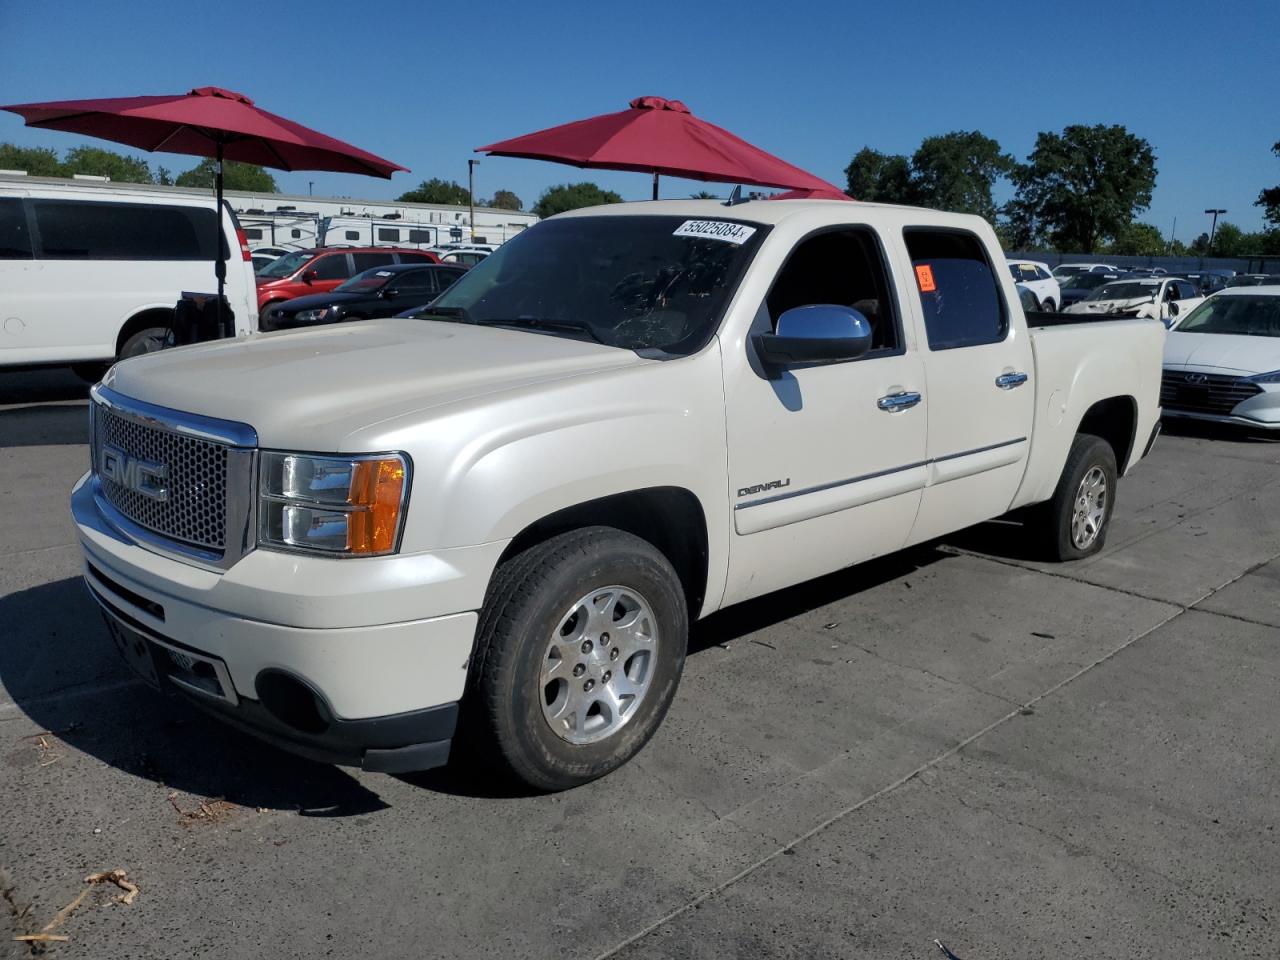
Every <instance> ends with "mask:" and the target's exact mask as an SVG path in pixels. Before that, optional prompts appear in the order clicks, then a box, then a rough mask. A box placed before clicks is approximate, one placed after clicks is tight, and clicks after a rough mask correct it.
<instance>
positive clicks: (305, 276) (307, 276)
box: [302, 270, 320, 285]
mask: <svg viewBox="0 0 1280 960" xmlns="http://www.w3.org/2000/svg"><path fill="white" fill-rule="evenodd" d="M318 276H320V274H318V273H316V272H315V271H314V270H303V271H302V282H303V283H305V284H308V285H309V284H310V283H311V281H312V280H314V279H315V278H316V277H318Z"/></svg>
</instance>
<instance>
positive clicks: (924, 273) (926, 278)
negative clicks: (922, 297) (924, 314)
mask: <svg viewBox="0 0 1280 960" xmlns="http://www.w3.org/2000/svg"><path fill="white" fill-rule="evenodd" d="M916 283H918V284H920V292H921V293H933V291H935V290H937V289H938V285H937V284H936V283H934V282H933V267H931V266H929V265H928V264H927V263H922V264H920V265H919V266H918V267H916Z"/></svg>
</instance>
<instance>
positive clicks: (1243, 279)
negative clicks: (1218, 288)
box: [1227, 273, 1280, 287]
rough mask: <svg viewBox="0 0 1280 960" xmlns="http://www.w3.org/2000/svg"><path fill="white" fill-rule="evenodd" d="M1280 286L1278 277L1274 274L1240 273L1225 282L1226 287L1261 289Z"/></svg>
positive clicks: (1279, 277) (1279, 276)
mask: <svg viewBox="0 0 1280 960" xmlns="http://www.w3.org/2000/svg"><path fill="white" fill-rule="evenodd" d="M1276 284H1280V275H1277V274H1274V273H1241V274H1238V275H1236V276H1234V277H1232V278H1231V279H1230V280H1228V281H1227V286H1228V287H1263V286H1267V287H1270V286H1275V285H1276Z"/></svg>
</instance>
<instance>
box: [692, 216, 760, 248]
mask: <svg viewBox="0 0 1280 960" xmlns="http://www.w3.org/2000/svg"><path fill="white" fill-rule="evenodd" d="M755 232H756V228H755V227H745V226H743V225H742V224H740V223H729V222H728V221H725V220H686V221H685V222H684V223H682V224H680V226H678V227H676V232H675V233H674V234H672V236H675V237H705V238H706V239H708V240H723V241H724V242H725V243H732V244H735V245H737V244H743V243H746V242H747V241H748V240H750V239H751V235H752V234H753V233H755Z"/></svg>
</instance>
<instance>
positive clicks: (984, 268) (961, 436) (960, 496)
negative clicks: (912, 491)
mask: <svg viewBox="0 0 1280 960" xmlns="http://www.w3.org/2000/svg"><path fill="white" fill-rule="evenodd" d="M903 238H904V240H905V244H906V253H907V256H908V257H909V258H910V260H911V267H912V272H913V274H914V279H915V283H914V285H913V290H912V292H911V294H910V299H911V302H912V307H913V309H915V310H916V311H918V313H919V316H920V318H921V323H920V326H921V328H922V329H923V330H924V332H925V335H926V338H927V340H928V349H927V353H926V355H925V365H926V368H927V371H928V390H929V439H928V443H927V459H928V478H927V484H926V486H925V490H924V496H923V498H922V500H921V503H920V514H919V516H918V518H917V519H916V522H915V527H914V529H913V530H912V532H911V542H913V543H919V542H921V541H923V540H929V539H931V538H933V537H936V536H940V535H942V534H944V533H950V532H951V531H954V530H959V529H961V528H963V527H967V526H970V525H971V524H975V523H979V522H981V521H983V520H989V519H991V518H992V517H997V516H999V515H1000V514H1002V513H1004V512H1005V511H1007V510H1008V509H1009V505H1010V503H1012V501H1013V498H1014V495H1015V494H1016V493H1017V491H1018V487H1019V485H1020V484H1021V483H1022V476H1023V473H1024V471H1025V468H1026V462H1027V454H1028V450H1029V449H1030V446H1031V426H1032V419H1033V417H1034V415H1035V384H1034V383H1033V382H1032V377H1033V374H1034V369H1033V356H1032V350H1031V342H1030V337H1029V334H1028V333H1027V329H1026V326H1025V324H1015V323H1013V320H1012V317H1013V313H1012V311H1013V310H1015V309H1017V307H1016V306H1011V304H1012V305H1016V304H1017V303H1018V300H1017V297H1016V295H1014V296H1013V299H1012V300H1009V299H1008V298H1007V296H1006V294H1007V293H1011V292H1012V291H1011V289H1006V288H1012V284H1011V283H1009V282H1008V278H1007V277H1006V275H1005V274H1006V269H1005V267H1004V265H1003V264H999V265H997V264H993V263H991V261H990V259H989V258H988V256H987V253H986V250H987V247H986V246H985V245H984V244H983V243H982V241H981V240H980V239H979V238H978V237H977V236H976V235H975V234H972V233H969V232H967V231H963V230H950V229H948V230H940V229H937V228H918V229H917V228H911V227H908V228H907V229H906V230H905V231H904V233H903Z"/></svg>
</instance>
